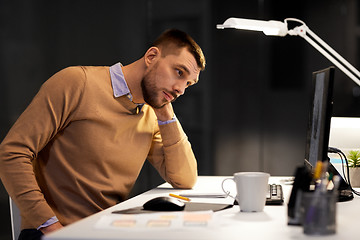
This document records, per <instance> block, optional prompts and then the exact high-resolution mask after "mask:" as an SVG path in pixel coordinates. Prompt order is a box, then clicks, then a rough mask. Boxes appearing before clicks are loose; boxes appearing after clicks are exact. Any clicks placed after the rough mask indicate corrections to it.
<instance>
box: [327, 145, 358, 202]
mask: <svg viewBox="0 0 360 240" xmlns="http://www.w3.org/2000/svg"><path fill="white" fill-rule="evenodd" d="M328 152H329V153H336V154H338V155H339V156H340V158H341V166H342V171H343V175H344V180H345V182H347V184H348V185H349V187H350V189H351V191H352V192H353V193H354V194H356V195H358V196H360V192H358V191H356V190H355V189H353V188H352V186H351V182H350V175H349V162H348V160H347V158H346V155H345V154H344V153H343V152H342V151H341V150H340V149H338V148H334V147H329V148H328ZM344 160H345V163H346V172H347V174H345V170H344Z"/></svg>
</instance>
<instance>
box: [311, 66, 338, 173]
mask: <svg viewBox="0 0 360 240" xmlns="http://www.w3.org/2000/svg"><path fill="white" fill-rule="evenodd" d="M334 71H335V69H334V67H329V68H326V69H323V70H320V71H317V72H314V73H313V74H312V86H313V89H312V94H311V101H310V111H309V122H308V128H307V137H306V150H305V162H306V163H307V165H308V166H309V167H310V168H312V167H314V166H315V165H316V162H317V161H327V160H328V154H327V153H328V145H329V135H330V123H331V115H332V105H333V100H332V95H333V94H332V93H333V85H334Z"/></svg>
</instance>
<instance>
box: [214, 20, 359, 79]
mask: <svg viewBox="0 0 360 240" xmlns="http://www.w3.org/2000/svg"><path fill="white" fill-rule="evenodd" d="M290 21H292V22H297V23H300V24H301V25H300V26H297V27H295V28H294V29H291V30H288V22H290ZM216 27H217V28H218V29H224V28H236V29H242V30H252V31H262V32H263V33H264V34H265V35H268V36H281V37H284V36H286V35H287V34H289V35H291V36H300V37H302V38H304V39H305V40H306V41H307V42H308V43H310V44H311V45H312V46H313V47H314V48H315V49H316V50H318V51H319V52H320V53H321V54H322V55H324V56H325V57H326V58H327V59H329V60H330V61H331V62H332V63H333V64H334V65H335V66H336V67H338V68H339V69H340V70H341V71H343V72H344V73H345V74H346V75H347V76H348V77H349V78H351V79H352V80H353V81H354V82H355V83H356V84H357V85H359V86H360V80H359V78H360V72H359V71H358V70H357V69H356V68H355V67H353V66H352V65H351V64H350V63H349V62H348V61H346V60H345V59H344V58H343V57H342V56H340V54H338V53H337V52H336V51H335V50H334V49H332V48H331V47H330V46H329V45H328V44H326V43H325V42H324V41H323V40H322V39H321V38H319V37H318V36H317V35H316V34H315V33H314V32H313V31H311V30H310V29H309V28H308V26H306V24H305V23H304V22H303V21H301V20H299V19H296V18H286V19H285V20H284V22H280V21H273V20H270V21H262V20H253V19H244V18H228V19H227V20H226V21H225V22H224V23H223V24H218V25H217V26H216Z"/></svg>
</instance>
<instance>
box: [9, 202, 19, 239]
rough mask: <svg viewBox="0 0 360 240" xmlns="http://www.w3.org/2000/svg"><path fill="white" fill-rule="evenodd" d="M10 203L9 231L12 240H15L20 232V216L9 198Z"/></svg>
mask: <svg viewBox="0 0 360 240" xmlns="http://www.w3.org/2000/svg"><path fill="white" fill-rule="evenodd" d="M9 202H10V217H11V230H12V238H13V240H17V239H18V238H19V235H20V231H21V216H20V210H19V208H18V207H17V206H16V205H15V203H14V201H13V200H12V199H11V197H9Z"/></svg>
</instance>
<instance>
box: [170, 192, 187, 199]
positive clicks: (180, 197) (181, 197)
mask: <svg viewBox="0 0 360 240" xmlns="http://www.w3.org/2000/svg"><path fill="white" fill-rule="evenodd" d="M169 196H170V197H174V198H178V199H181V200H185V201H190V198H187V197H183V196H179V195H175V194H172V193H170V194H169Z"/></svg>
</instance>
